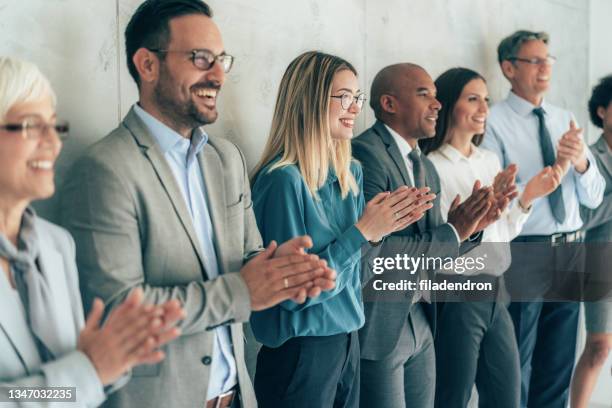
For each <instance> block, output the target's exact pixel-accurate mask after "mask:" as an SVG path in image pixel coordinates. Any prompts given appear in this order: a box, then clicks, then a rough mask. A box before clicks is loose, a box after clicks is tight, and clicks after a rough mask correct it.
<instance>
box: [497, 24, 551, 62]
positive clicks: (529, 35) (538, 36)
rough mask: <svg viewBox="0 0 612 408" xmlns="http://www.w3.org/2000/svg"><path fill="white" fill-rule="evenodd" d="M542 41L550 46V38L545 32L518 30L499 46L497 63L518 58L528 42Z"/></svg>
mask: <svg viewBox="0 0 612 408" xmlns="http://www.w3.org/2000/svg"><path fill="white" fill-rule="evenodd" d="M532 40H540V41H543V42H544V44H548V40H549V36H548V33H545V32H544V31H527V30H518V31H515V32H514V33H512V34H510V35H509V36H507V37H506V38H504V39H503V40H501V42H500V43H499V45H498V46H497V61H498V62H499V63H500V64H501V63H502V62H504V61H506V60H509V59H510V58H513V57H516V55H517V54H518V52H519V51H520V50H521V47H522V45H523V44H524V43H526V42H527V41H532Z"/></svg>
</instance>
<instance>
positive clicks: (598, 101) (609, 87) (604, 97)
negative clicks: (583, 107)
mask: <svg viewBox="0 0 612 408" xmlns="http://www.w3.org/2000/svg"><path fill="white" fill-rule="evenodd" d="M610 102H612V75H608V76H605V77H603V78H601V79H600V80H599V83H598V84H597V85H596V86H595V87H594V88H593V93H592V94H591V99H589V115H590V116H591V122H593V124H594V125H595V126H597V127H598V128H603V121H602V120H601V118H600V117H599V115H598V114H597V109H599V107H603V108H605V109H607V108H608V106H609V105H610Z"/></svg>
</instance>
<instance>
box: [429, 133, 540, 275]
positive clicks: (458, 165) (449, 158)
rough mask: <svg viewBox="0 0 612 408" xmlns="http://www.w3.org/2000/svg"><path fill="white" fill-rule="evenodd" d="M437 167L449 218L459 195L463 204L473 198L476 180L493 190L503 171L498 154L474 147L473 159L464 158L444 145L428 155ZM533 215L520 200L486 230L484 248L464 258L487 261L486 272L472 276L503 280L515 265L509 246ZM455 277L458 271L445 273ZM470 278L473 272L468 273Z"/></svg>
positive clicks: (475, 272)
mask: <svg viewBox="0 0 612 408" xmlns="http://www.w3.org/2000/svg"><path fill="white" fill-rule="evenodd" d="M427 157H428V158H429V160H431V162H432V163H433V164H434V166H435V167H436V170H437V171H438V175H439V176H440V190H441V191H440V194H441V199H440V209H441V210H442V216H443V217H446V214H448V210H449V208H450V206H451V203H452V202H453V200H454V198H455V197H456V196H457V194H459V196H460V197H461V201H464V200H465V199H466V198H468V197H469V196H470V194H472V188H473V186H474V182H475V181H476V180H480V182H481V183H482V185H483V186H490V185H492V184H493V180H494V179H495V176H496V175H497V173H499V172H500V171H501V170H502V167H501V164H500V162H499V159H498V158H497V156H496V155H495V153H493V152H491V151H488V150H485V149H481V148H479V147H477V146H474V145H472V152H471V154H470V156H469V157H466V156H464V155H463V154H462V153H461V152H459V151H458V150H457V149H455V148H454V147H453V146H451V145H450V144H448V143H445V144H444V145H442V146H441V147H440V148H439V149H438V150H435V151H433V152H431V153H429V155H427ZM528 217H529V212H525V211H523V209H521V207H520V206H519V205H518V200H517V201H515V202H514V203H511V206H510V207H509V208H508V209H506V211H505V212H504V213H503V214H502V216H501V218H500V219H499V220H498V221H496V222H494V223H493V224H491V225H489V226H488V227H487V228H485V229H484V231H483V235H482V241H481V245H479V246H477V247H475V248H474V249H472V250H471V251H469V252H468V253H466V254H465V255H464V256H466V257H471V258H475V257H479V256H482V257H484V259H485V262H484V263H485V266H486V268H485V270H483V271H472V273H471V274H480V273H486V274H489V275H494V276H500V275H502V274H503V273H504V272H505V271H506V270H507V269H508V268H509V267H510V261H511V255H510V245H509V242H510V241H511V240H512V239H513V238H515V237H516V236H518V235H519V233H520V232H521V229H522V227H523V224H525V221H527V218H528ZM441 272H442V273H450V274H454V273H455V272H454V271H449V272H445V271H441ZM465 274H466V275H469V274H470V272H467V271H466V272H465Z"/></svg>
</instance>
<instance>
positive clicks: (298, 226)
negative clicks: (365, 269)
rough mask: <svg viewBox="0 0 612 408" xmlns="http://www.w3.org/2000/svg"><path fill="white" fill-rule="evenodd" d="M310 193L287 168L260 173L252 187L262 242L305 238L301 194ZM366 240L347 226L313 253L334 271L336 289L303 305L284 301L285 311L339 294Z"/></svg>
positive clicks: (303, 306)
mask: <svg viewBox="0 0 612 408" xmlns="http://www.w3.org/2000/svg"><path fill="white" fill-rule="evenodd" d="M304 194H310V193H309V192H308V191H307V190H306V189H305V185H304V184H303V182H302V180H301V175H295V174H293V172H291V171H288V169H287V168H281V169H275V170H272V171H271V172H270V173H267V174H261V175H260V176H259V177H258V180H257V182H256V183H255V185H254V187H253V195H254V197H255V205H254V207H255V214H256V217H257V221H258V223H259V226H260V231H261V234H262V237H263V239H264V242H265V243H269V242H270V241H272V240H276V241H277V242H278V243H283V242H285V241H287V240H289V239H291V238H294V237H297V236H300V235H307V234H308V230H307V229H306V224H305V220H304V219H305V213H304V200H303V195H304ZM365 241H366V240H365V238H364V237H363V235H362V234H361V232H359V230H358V229H357V227H356V226H355V225H352V226H350V227H349V228H347V229H346V230H345V231H343V232H342V233H341V234H340V235H338V236H336V237H335V239H334V240H333V241H332V242H330V243H329V244H327V245H325V246H323V247H321V248H319V249H318V250H317V252H312V251H311V253H316V255H318V256H319V257H320V258H322V259H325V260H326V261H327V263H328V265H329V266H330V267H331V268H333V269H335V270H336V272H337V278H336V286H335V287H334V288H333V289H332V290H329V291H325V292H322V293H321V294H320V295H319V296H318V297H316V298H308V299H307V300H306V302H304V303H302V304H298V303H295V302H294V301H292V300H287V301H285V302H283V303H281V304H280V306H281V307H283V308H285V309H287V310H294V311H295V310H302V309H305V308H307V307H310V306H313V305H316V304H319V303H321V302H324V301H325V300H327V299H329V298H331V297H333V296H336V295H337V294H338V293H340V292H341V291H342V290H343V289H344V288H345V286H346V284H347V283H348V282H350V280H351V275H350V273H351V271H352V270H353V267H354V265H355V263H356V262H358V261H359V258H360V256H361V245H362V244H363V243H365Z"/></svg>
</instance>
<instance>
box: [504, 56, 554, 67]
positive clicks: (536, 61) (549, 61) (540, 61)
mask: <svg viewBox="0 0 612 408" xmlns="http://www.w3.org/2000/svg"><path fill="white" fill-rule="evenodd" d="M508 61H521V62H526V63H527V64H531V65H554V64H555V62H557V58H556V57H553V56H552V55H549V56H548V57H546V58H537V57H536V58H519V57H510V58H508Z"/></svg>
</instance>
